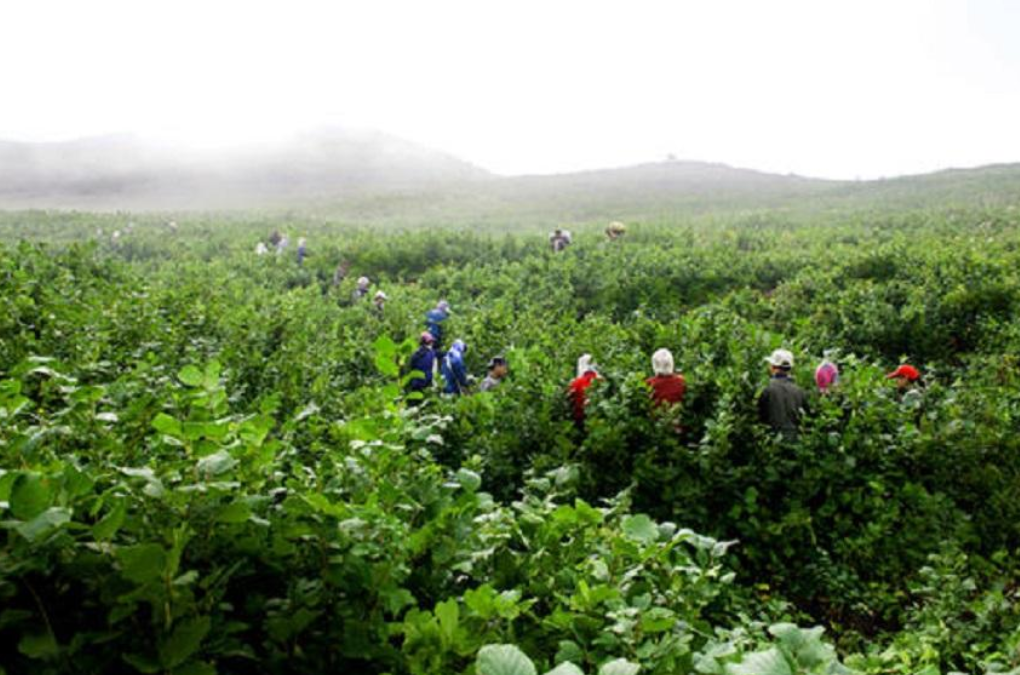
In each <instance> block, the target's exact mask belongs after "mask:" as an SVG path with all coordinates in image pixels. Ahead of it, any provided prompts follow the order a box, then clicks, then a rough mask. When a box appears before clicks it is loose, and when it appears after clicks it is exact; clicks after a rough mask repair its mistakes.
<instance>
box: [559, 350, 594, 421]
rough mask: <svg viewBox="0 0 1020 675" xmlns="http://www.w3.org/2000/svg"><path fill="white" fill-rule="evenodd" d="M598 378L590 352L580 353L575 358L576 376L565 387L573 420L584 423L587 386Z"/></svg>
mask: <svg viewBox="0 0 1020 675" xmlns="http://www.w3.org/2000/svg"><path fill="white" fill-rule="evenodd" d="M598 379H599V372H598V366H597V365H595V361H594V360H593V359H592V356H591V354H582V355H581V358H579V359H577V377H575V378H574V379H573V380H572V381H571V383H570V386H569V387H567V397H568V398H569V399H570V406H571V408H572V410H573V413H574V422H575V423H576V424H577V425H578V426H581V425H583V424H584V415H585V408H586V407H587V406H588V388H589V387H591V385H592V384H594V383H595V381H596V380H598Z"/></svg>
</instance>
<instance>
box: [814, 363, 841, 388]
mask: <svg viewBox="0 0 1020 675" xmlns="http://www.w3.org/2000/svg"><path fill="white" fill-rule="evenodd" d="M815 384H816V385H817V386H818V393H819V394H828V393H829V392H830V391H832V390H833V389H834V388H835V387H836V385H838V384H839V367H838V366H837V365H836V364H835V363H833V362H832V361H830V360H829V358H828V356H826V357H825V358H824V359H822V362H821V363H819V364H818V367H817V368H815Z"/></svg>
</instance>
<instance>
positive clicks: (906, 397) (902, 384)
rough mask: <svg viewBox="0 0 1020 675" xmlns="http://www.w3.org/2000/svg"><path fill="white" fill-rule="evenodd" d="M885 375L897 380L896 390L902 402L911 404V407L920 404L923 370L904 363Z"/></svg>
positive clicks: (887, 377)
mask: <svg viewBox="0 0 1020 675" xmlns="http://www.w3.org/2000/svg"><path fill="white" fill-rule="evenodd" d="M885 377H886V379H889V380H896V391H897V394H898V396H899V398H900V401H901V402H903V403H906V404H909V405H910V406H911V407H918V406H920V404H921V390H920V388H919V387H920V383H921V372H920V371H919V370H918V369H917V368H915V367H913V366H912V365H910V364H907V363H904V364H902V365H901V366H900V367H899V368H897V369H896V370H894V371H892V372H891V373H889V374H888V375H886V376H885Z"/></svg>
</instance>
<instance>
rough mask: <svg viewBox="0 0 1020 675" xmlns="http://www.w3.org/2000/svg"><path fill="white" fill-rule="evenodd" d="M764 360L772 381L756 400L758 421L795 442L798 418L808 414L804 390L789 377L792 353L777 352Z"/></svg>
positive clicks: (779, 350)
mask: <svg viewBox="0 0 1020 675" xmlns="http://www.w3.org/2000/svg"><path fill="white" fill-rule="evenodd" d="M765 361H766V362H767V363H768V365H769V373H770V375H771V378H770V379H769V384H768V386H767V387H765V390H764V391H762V393H761V396H759V397H758V419H759V420H760V421H761V422H762V423H764V424H768V425H769V426H770V427H772V430H773V431H775V432H776V433H779V434H782V436H783V438H784V439H785V440H788V441H792V440H796V439H797V433H798V430H799V428H800V422H801V419H802V418H803V416H804V415H805V414H806V413H807V412H808V399H807V394H806V393H804V390H803V389H801V388H800V387H798V386H797V385H796V383H794V381H793V379H792V378H791V377H790V374H791V373H792V371H793V354H791V353H790V352H788V351H787V350H785V349H777V350H776V351H774V352H772V354H771V355H770V356H768V357H766V359H765Z"/></svg>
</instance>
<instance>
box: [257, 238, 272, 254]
mask: <svg viewBox="0 0 1020 675" xmlns="http://www.w3.org/2000/svg"><path fill="white" fill-rule="evenodd" d="M267 253H269V248H268V247H267V246H266V245H265V244H263V243H262V242H261V241H260V242H259V243H257V244H255V255H258V256H262V255H265V254H267Z"/></svg>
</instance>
